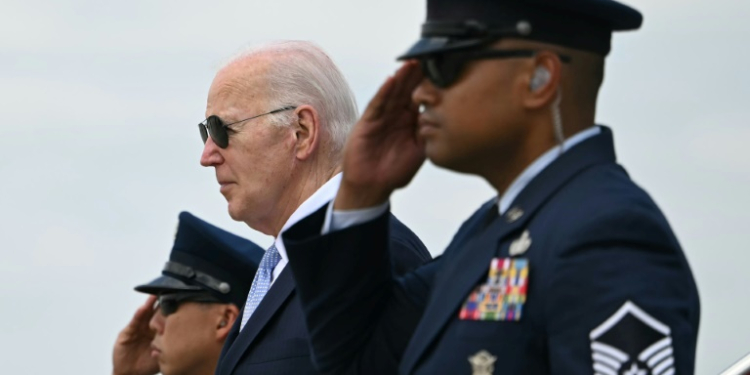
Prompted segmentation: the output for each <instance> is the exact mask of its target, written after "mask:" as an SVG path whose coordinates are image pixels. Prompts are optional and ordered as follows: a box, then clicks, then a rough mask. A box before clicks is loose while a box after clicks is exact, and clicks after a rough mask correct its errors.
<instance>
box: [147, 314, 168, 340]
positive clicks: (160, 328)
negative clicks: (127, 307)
mask: <svg viewBox="0 0 750 375" xmlns="http://www.w3.org/2000/svg"><path fill="white" fill-rule="evenodd" d="M164 319H165V317H164V315H162V313H161V309H157V310H156V311H155V312H154V315H153V316H152V317H151V320H150V321H149V322H148V327H149V328H151V330H153V331H154V332H156V333H158V334H160V335H162V334H164Z"/></svg>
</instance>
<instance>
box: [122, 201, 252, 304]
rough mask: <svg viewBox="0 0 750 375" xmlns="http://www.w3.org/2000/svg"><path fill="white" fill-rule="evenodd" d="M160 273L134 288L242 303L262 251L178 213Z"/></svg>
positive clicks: (186, 214) (143, 290) (191, 217)
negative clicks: (176, 223) (200, 295)
mask: <svg viewBox="0 0 750 375" xmlns="http://www.w3.org/2000/svg"><path fill="white" fill-rule="evenodd" d="M179 219H180V221H179V224H178V226H177V234H176V236H175V241H174V246H173V247H172V252H171V253H170V254H169V261H168V262H167V263H166V264H165V265H164V269H163V270H162V275H161V276H160V277H158V278H156V279H154V280H153V281H151V282H150V283H148V284H144V285H139V286H137V287H135V290H136V291H139V292H143V293H148V294H163V293H176V292H196V293H197V292H203V293H206V292H207V293H209V294H211V295H213V296H214V297H216V298H217V299H218V300H219V301H222V302H225V303H234V304H235V305H237V306H242V305H243V304H244V303H245V299H246V298H247V293H248V291H249V290H250V285H251V284H252V282H253V278H254V277H255V271H256V270H257V269H258V265H259V264H260V260H261V258H262V257H263V253H264V250H263V249H262V248H261V247H259V246H258V245H256V244H255V243H253V242H251V241H249V240H246V239H244V238H242V237H238V236H236V235H234V234H232V233H229V232H227V231H225V230H223V229H220V228H217V227H215V226H213V225H211V224H209V223H207V222H205V221H203V220H201V219H199V218H197V217H195V216H193V215H192V214H190V213H188V212H181V213H180V217H179Z"/></svg>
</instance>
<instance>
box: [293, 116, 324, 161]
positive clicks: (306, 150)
mask: <svg viewBox="0 0 750 375" xmlns="http://www.w3.org/2000/svg"><path fill="white" fill-rule="evenodd" d="M295 114H296V115H297V123H296V124H295V130H294V132H295V133H294V135H295V139H296V140H297V149H296V155H297V159H299V160H307V159H308V158H310V156H311V155H312V154H313V153H314V152H315V150H316V149H317V148H318V143H319V141H320V117H319V116H318V111H316V110H315V108H314V107H313V106H311V105H307V104H305V105H301V106H299V107H297V109H296V110H295Z"/></svg>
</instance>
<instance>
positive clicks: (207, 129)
mask: <svg viewBox="0 0 750 375" xmlns="http://www.w3.org/2000/svg"><path fill="white" fill-rule="evenodd" d="M296 108H297V107H294V106H287V107H283V108H279V109H274V110H273V111H271V112H266V113H262V114H259V115H255V116H252V117H248V118H246V119H244V120H240V121H235V122H233V123H230V124H225V123H224V122H223V121H221V119H220V118H219V116H216V115H211V116H208V118H207V119H205V120H203V121H202V122H201V123H199V124H198V130H199V131H200V133H201V138H202V139H203V143H204V144H205V143H206V141H207V140H208V136H209V135H210V136H211V140H213V141H214V143H216V145H217V146H219V147H221V148H227V146H229V133H230V132H231V131H232V130H231V129H229V128H228V126H230V125H234V124H239V123H241V122H245V121H249V120H252V119H256V118H258V117H261V116H265V115H272V114H274V113H279V112H283V111H289V110H293V109H296Z"/></svg>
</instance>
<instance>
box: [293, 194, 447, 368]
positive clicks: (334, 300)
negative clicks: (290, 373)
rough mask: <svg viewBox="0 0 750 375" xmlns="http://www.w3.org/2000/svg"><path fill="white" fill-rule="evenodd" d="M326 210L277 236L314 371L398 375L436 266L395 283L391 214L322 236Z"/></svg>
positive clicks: (408, 275)
mask: <svg viewBox="0 0 750 375" xmlns="http://www.w3.org/2000/svg"><path fill="white" fill-rule="evenodd" d="M326 210H327V207H323V208H321V209H320V210H318V211H317V212H316V213H314V214H312V215H310V216H308V217H307V218H305V219H303V220H301V221H300V222H299V223H297V224H296V225H295V226H293V227H291V228H290V229H289V230H287V231H286V232H285V233H284V234H283V240H284V244H285V246H286V248H287V253H288V255H289V264H290V266H291V269H292V273H293V274H294V278H295V282H296V288H297V293H299V297H300V301H301V303H302V307H303V310H304V312H305V318H306V323H307V328H308V331H309V333H310V341H311V348H312V351H313V358H314V362H315V364H316V367H317V368H318V370H319V371H321V372H322V373H327V374H344V373H346V374H393V373H396V372H397V367H398V363H399V361H400V358H401V354H402V353H403V352H404V350H405V348H406V345H407V343H408V342H409V339H410V338H411V335H412V333H413V331H414V329H415V328H416V325H417V323H418V322H419V319H420V318H421V315H422V312H423V310H424V307H425V304H426V300H427V295H428V293H429V289H430V284H431V280H432V278H433V276H434V273H435V270H436V269H437V265H436V264H437V262H435V261H433V262H431V263H428V264H427V265H425V266H422V267H420V268H418V269H417V270H416V271H413V272H411V273H408V274H407V275H405V276H403V277H401V278H399V279H395V278H394V276H393V271H392V267H391V262H392V261H391V256H390V252H389V251H388V249H389V244H390V241H389V216H390V214H389V212H388V211H386V212H384V213H383V214H382V215H380V216H378V217H377V218H375V219H374V220H371V221H367V222H365V223H361V224H358V225H354V226H350V227H348V228H346V229H342V230H337V231H333V232H330V233H328V234H325V235H321V228H322V225H323V223H324V221H325V216H326Z"/></svg>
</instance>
